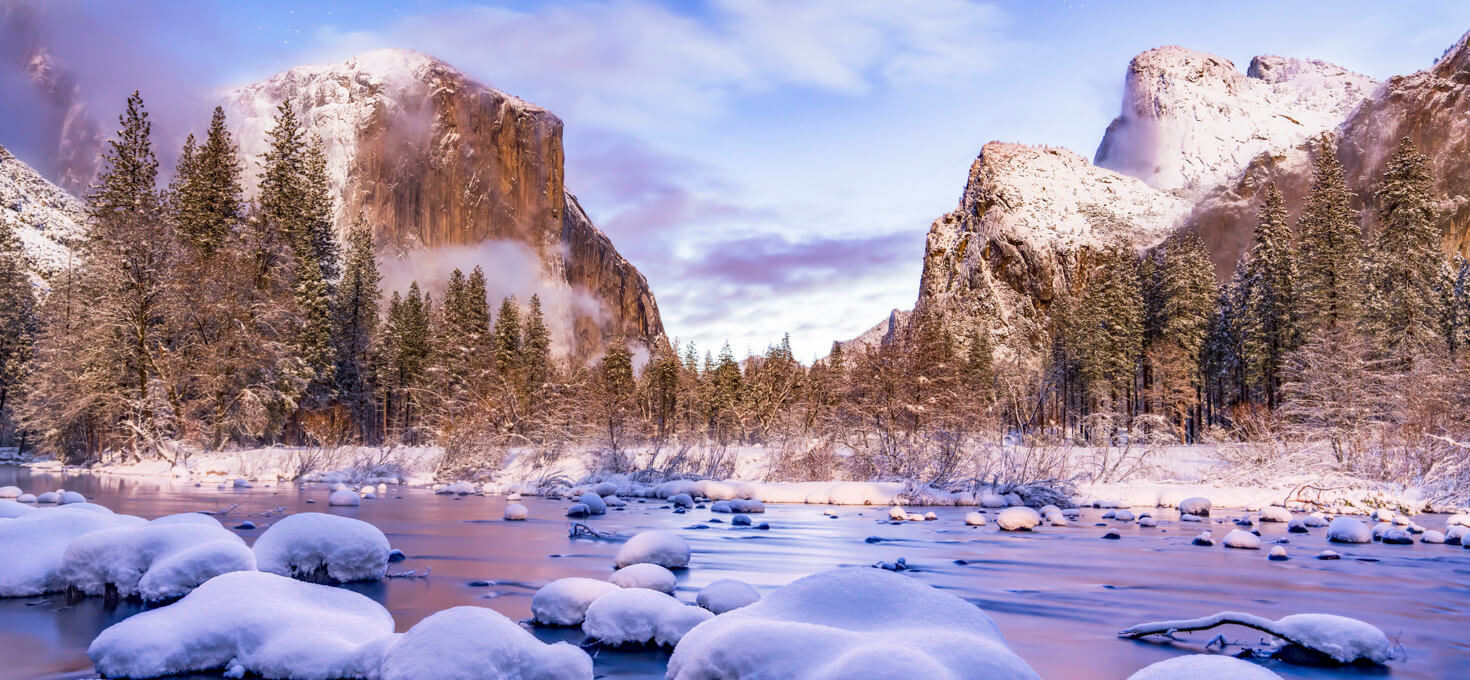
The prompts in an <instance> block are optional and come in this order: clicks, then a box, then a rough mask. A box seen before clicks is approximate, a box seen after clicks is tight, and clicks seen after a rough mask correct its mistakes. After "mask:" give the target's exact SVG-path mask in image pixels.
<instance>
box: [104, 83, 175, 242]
mask: <svg viewBox="0 0 1470 680" xmlns="http://www.w3.org/2000/svg"><path fill="white" fill-rule="evenodd" d="M118 123H119V125H120V126H121V127H120V129H119V130H118V132H117V137H116V138H115V139H112V140H109V141H108V143H107V149H106V150H105V151H104V152H103V154H102V166H103V168H105V169H104V170H103V171H102V174H101V175H100V176H99V178H98V184H97V185H96V186H94V187H93V188H92V193H91V194H90V195H88V196H87V211H88V213H90V214H91V216H92V218H93V219H97V220H101V219H105V218H108V217H111V216H115V215H117V214H118V213H130V214H134V215H137V216H141V217H143V218H145V219H152V218H155V217H157V216H158V212H159V205H158V204H159V200H158V189H157V186H156V183H157V180H158V158H157V156H155V155H154V153H153V143H152V141H151V140H150V135H151V134H152V131H153V124H152V123H149V122H148V112H147V111H145V110H144V109H143V97H142V96H141V95H139V94H138V92H137V91H136V90H134V91H133V94H132V95H130V96H128V102H127V109H126V110H125V111H124V112H123V113H122V115H120V116H118Z"/></svg>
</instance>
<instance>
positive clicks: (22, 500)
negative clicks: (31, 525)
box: [15, 493, 38, 505]
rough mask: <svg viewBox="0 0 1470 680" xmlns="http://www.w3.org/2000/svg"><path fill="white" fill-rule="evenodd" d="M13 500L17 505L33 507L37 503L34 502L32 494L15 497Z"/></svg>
mask: <svg viewBox="0 0 1470 680" xmlns="http://www.w3.org/2000/svg"><path fill="white" fill-rule="evenodd" d="M15 500H16V502H18V503H28V504H30V505H35V504H36V503H37V502H38V501H37V500H36V494H33V493H23V494H21V495H19V496H16V497H15Z"/></svg>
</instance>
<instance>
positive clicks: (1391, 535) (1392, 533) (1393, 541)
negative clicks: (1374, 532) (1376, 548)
mask: <svg viewBox="0 0 1470 680" xmlns="http://www.w3.org/2000/svg"><path fill="white" fill-rule="evenodd" d="M1381 540H1382V541H1383V542H1384V544H1385V545H1411V544H1413V543H1414V536H1413V535H1412V534H1410V533H1409V530H1408V529H1405V528H1404V527H1398V526H1391V527H1389V529H1388V530H1387V531H1385V532H1383V537H1382V539H1381Z"/></svg>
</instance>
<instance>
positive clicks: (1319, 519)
mask: <svg viewBox="0 0 1470 680" xmlns="http://www.w3.org/2000/svg"><path fill="white" fill-rule="evenodd" d="M1301 519H1302V524H1303V525H1305V526H1307V527H1310V528H1313V529H1320V528H1322V527H1325V526H1327V517H1325V516H1324V515H1323V514H1322V513H1320V512H1314V513H1312V514H1310V515H1307V516H1306V517H1303V518H1301Z"/></svg>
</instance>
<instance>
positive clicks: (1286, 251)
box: [1241, 184, 1299, 409]
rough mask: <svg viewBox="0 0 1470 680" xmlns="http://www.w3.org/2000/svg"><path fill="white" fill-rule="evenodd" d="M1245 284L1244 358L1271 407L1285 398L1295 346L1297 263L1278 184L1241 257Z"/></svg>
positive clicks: (1251, 379) (1257, 390)
mask: <svg viewBox="0 0 1470 680" xmlns="http://www.w3.org/2000/svg"><path fill="white" fill-rule="evenodd" d="M1242 266H1243V267H1244V273H1245V278H1247V279H1248V280H1249V283H1248V284H1247V286H1246V288H1245V290H1246V292H1247V296H1246V299H1245V310H1244V319H1243V322H1244V331H1245V333H1244V336H1243V337H1242V338H1241V340H1242V345H1243V346H1242V352H1243V357H1242V358H1243V360H1244V362H1245V367H1246V375H1247V379H1248V380H1249V382H1250V384H1251V385H1252V387H1253V390H1252V391H1253V392H1254V393H1255V394H1257V395H1259V396H1260V397H1261V398H1262V399H1263V400H1264V401H1265V402H1266V405H1267V407H1269V408H1272V409H1274V408H1276V406H1277V405H1278V404H1279V403H1280V400H1281V370H1282V366H1283V365H1284V363H1285V361H1286V355H1287V354H1288V353H1289V352H1291V350H1293V349H1295V348H1296V346H1297V344H1298V341H1299V336H1298V334H1297V327H1296V311H1297V309H1298V308H1299V307H1298V302H1297V300H1296V289H1297V263H1296V248H1295V247H1294V246H1293V245H1292V237H1291V227H1289V226H1288V225H1287V215H1286V205H1285V203H1284V202H1283V200H1282V197H1281V191H1280V190H1278V189H1277V188H1276V185H1275V184H1271V185H1269V186H1267V187H1266V198H1265V201H1264V202H1263V203H1262V204H1261V209H1260V211H1259V212H1258V213H1257V215H1256V228H1255V240H1254V242H1253V243H1252V244H1251V248H1250V251H1249V252H1248V253H1247V255H1246V259H1245V260H1244V261H1243V263H1242Z"/></svg>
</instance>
